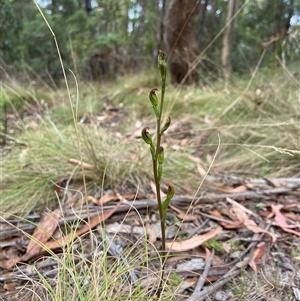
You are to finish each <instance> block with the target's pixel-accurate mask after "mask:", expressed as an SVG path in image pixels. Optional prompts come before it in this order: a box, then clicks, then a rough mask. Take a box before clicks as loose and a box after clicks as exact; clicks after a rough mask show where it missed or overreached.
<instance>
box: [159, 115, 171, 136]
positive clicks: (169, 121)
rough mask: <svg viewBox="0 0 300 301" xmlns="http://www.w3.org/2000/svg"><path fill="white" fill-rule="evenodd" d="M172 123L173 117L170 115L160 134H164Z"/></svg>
mask: <svg viewBox="0 0 300 301" xmlns="http://www.w3.org/2000/svg"><path fill="white" fill-rule="evenodd" d="M170 124H171V117H170V116H169V117H168V119H167V121H166V122H165V124H164V126H163V127H162V129H161V131H160V134H161V135H162V134H163V133H164V132H165V131H166V130H167V129H168V128H169V126H170Z"/></svg>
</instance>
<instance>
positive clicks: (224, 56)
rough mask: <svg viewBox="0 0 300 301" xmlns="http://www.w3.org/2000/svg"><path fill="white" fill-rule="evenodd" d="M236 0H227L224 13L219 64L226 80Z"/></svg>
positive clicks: (230, 70) (228, 70)
mask: <svg viewBox="0 0 300 301" xmlns="http://www.w3.org/2000/svg"><path fill="white" fill-rule="evenodd" d="M236 4H237V1H236V0H228V4H227V13H226V23H225V26H226V29H225V32H224V37H223V46H222V52H221V64H222V71H223V77H224V78H225V80H228V79H229V77H230V75H231V72H232V65H231V56H232V43H233V29H234V14H235V11H236Z"/></svg>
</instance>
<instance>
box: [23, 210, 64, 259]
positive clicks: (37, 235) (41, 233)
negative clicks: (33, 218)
mask: <svg viewBox="0 0 300 301" xmlns="http://www.w3.org/2000/svg"><path fill="white" fill-rule="evenodd" d="M60 215H61V210H60V209H56V210H54V211H52V212H50V213H49V214H45V215H43V216H42V217H41V220H40V222H39V224H38V225H37V227H36V229H35V230H34V232H33V234H32V236H31V240H30V241H29V243H28V246H27V249H26V253H25V254H24V255H23V257H22V261H28V260H29V259H31V258H33V257H35V256H37V255H39V254H40V253H41V252H42V250H43V246H44V245H45V243H46V242H47V241H48V240H49V238H50V237H51V236H52V235H53V233H54V231H55V230H56V228H57V226H58V221H59V219H60Z"/></svg>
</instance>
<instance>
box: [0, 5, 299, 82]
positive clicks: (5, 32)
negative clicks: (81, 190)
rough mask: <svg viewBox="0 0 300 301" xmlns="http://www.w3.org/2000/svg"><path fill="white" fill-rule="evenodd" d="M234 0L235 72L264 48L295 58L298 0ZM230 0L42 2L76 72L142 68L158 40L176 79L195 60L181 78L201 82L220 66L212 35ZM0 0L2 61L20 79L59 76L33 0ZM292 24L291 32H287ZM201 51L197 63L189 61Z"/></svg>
mask: <svg viewBox="0 0 300 301" xmlns="http://www.w3.org/2000/svg"><path fill="white" fill-rule="evenodd" d="M235 1H236V2H237V7H238V8H239V10H240V11H239V13H238V15H237V17H236V20H235V28H234V38H233V39H232V43H231V45H232V46H231V47H232V48H231V50H230V51H229V54H231V58H232V60H231V66H232V71H233V72H239V73H241V74H242V73H245V72H249V70H252V69H253V68H254V66H255V65H256V63H257V61H258V60H259V58H260V56H261V54H262V50H263V49H265V50H266V51H265V54H264V59H263V61H262V65H263V66H274V61H275V60H274V58H275V56H276V57H283V56H284V58H285V61H286V62H288V60H289V59H290V58H296V54H297V51H298V52H299V51H300V50H299V47H298V46H297V45H299V43H297V39H298V38H297V37H298V34H297V33H298V32H299V29H297V28H298V27H297V24H298V25H299V24H300V20H299V12H300V2H299V1H293V0H259V1H258V0H255V1H254V0H253V1H249V0H248V1H247V0H235ZM229 2H231V1H229ZM229 2H228V0H203V1H199V0H189V1H188V0H182V1H179V0H169V1H166V0H157V1H155V4H156V5H153V2H151V1H145V0H95V1H87V0H86V1H82V0H43V1H41V2H40V4H41V5H42V7H41V8H42V11H43V13H44V14H45V17H46V18H47V20H48V22H49V24H50V25H51V26H52V28H53V30H54V32H55V34H56V38H57V40H58V43H59V46H60V51H61V54H62V58H63V61H64V64H65V66H66V67H67V68H71V69H73V70H74V71H76V73H77V76H78V78H79V79H83V80H91V79H93V78H94V79H96V80H101V81H102V80H107V79H114V78H115V77H116V75H124V74H126V73H129V72H132V71H135V70H143V69H148V68H149V66H152V65H153V60H154V59H155V57H156V55H157V51H158V49H159V48H162V49H164V50H166V51H167V52H168V53H169V54H170V69H171V70H170V71H171V72H172V74H173V76H172V78H173V80H174V82H176V83H178V82H180V81H182V80H183V78H184V77H185V75H186V74H187V73H188V70H192V69H193V68H194V67H196V68H195V69H193V72H191V74H189V77H188V78H187V81H186V83H193V82H197V81H198V79H199V78H200V77H201V81H199V82H200V83H205V82H206V81H210V80H212V79H217V78H218V76H219V74H220V73H221V72H220V69H221V68H220V57H221V49H222V39H221V38H216V37H217V36H218V33H219V32H220V31H221V30H222V28H223V27H224V26H225V24H226V12H227V6H228V3H229ZM0 8H1V10H0V13H1V21H2V24H1V40H0V63H1V65H2V68H4V66H5V68H6V70H7V71H10V72H11V73H13V74H14V75H15V76H16V77H18V78H19V79H22V77H23V76H26V78H27V77H28V76H29V77H32V78H34V77H35V76H36V75H34V74H38V76H39V77H42V78H43V79H44V80H46V81H47V82H48V83H49V84H51V83H54V82H56V81H57V79H60V78H61V75H62V71H61V67H60V63H59V60H58V55H57V50H56V48H55V45H54V43H53V37H52V35H51V33H50V32H49V29H48V27H47V26H46V24H45V23H44V21H43V18H42V17H41V15H40V13H39V12H38V10H37V8H36V6H35V4H34V2H33V1H16V0H3V1H1V3H0ZM291 19H293V26H291ZM297 22H298V23H297ZM290 32H292V33H293V39H290V37H289V36H287V35H288V34H289V33H290ZM163 35H164V42H165V44H163V41H162V38H161V37H162V36H163ZM274 35H275V38H274ZM291 41H293V42H292V44H291ZM283 45H284V48H283ZM287 50H288V51H287ZM199 53H201V60H200V61H199V62H198V63H199V66H192V64H193V61H194V60H195V58H196V57H197V56H198V54H199ZM172 70H173V71H172ZM24 71H25V72H24ZM33 71H34V72H33Z"/></svg>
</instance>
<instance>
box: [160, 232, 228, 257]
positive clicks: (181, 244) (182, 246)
mask: <svg viewBox="0 0 300 301" xmlns="http://www.w3.org/2000/svg"><path fill="white" fill-rule="evenodd" d="M221 230H222V228H221V227H217V228H215V229H213V230H211V231H210V232H207V233H205V234H202V235H197V236H194V237H192V238H190V239H187V240H183V241H175V242H167V243H166V247H167V248H168V249H169V250H171V251H181V252H182V251H188V250H191V249H194V248H196V247H198V246H200V245H202V244H204V243H205V242H206V241H208V240H209V239H211V238H213V237H215V236H216V235H217V234H218V233H219V232H220V231H221Z"/></svg>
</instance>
